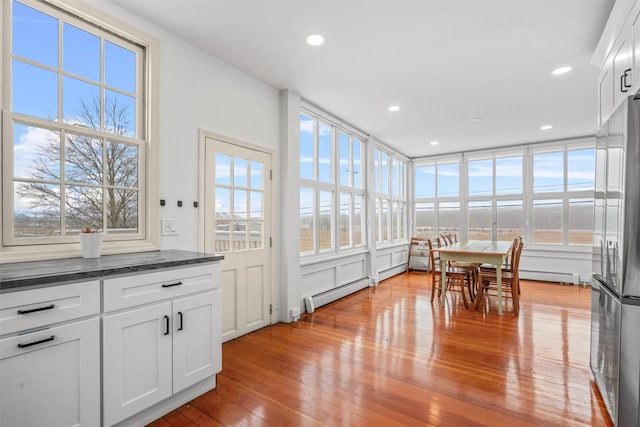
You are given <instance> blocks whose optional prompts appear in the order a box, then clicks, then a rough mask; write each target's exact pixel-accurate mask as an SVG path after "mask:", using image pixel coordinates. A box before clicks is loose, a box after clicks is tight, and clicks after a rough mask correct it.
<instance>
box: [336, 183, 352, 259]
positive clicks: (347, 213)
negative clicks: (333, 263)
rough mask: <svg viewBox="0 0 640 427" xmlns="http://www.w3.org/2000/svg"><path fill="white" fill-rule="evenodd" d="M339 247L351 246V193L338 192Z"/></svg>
mask: <svg viewBox="0 0 640 427" xmlns="http://www.w3.org/2000/svg"><path fill="white" fill-rule="evenodd" d="M339 227H340V230H339V232H340V247H341V248H345V247H349V246H351V195H350V194H348V193H340V225H339Z"/></svg>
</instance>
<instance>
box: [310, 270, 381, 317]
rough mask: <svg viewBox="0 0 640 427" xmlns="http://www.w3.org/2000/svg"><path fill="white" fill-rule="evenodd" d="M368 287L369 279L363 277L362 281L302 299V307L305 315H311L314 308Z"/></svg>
mask: <svg viewBox="0 0 640 427" xmlns="http://www.w3.org/2000/svg"><path fill="white" fill-rule="evenodd" d="M370 285H371V277H369V276H365V277H363V278H362V279H359V280H356V281H353V282H351V283H347V284H346V285H342V286H339V287H337V288H333V289H330V290H328V291H325V292H321V293H319V294H316V295H310V296H307V297H304V305H305V308H306V311H307V313H313V312H314V311H315V309H316V308H319V307H322V306H323V305H326V304H329V303H330V302H334V301H335V300H338V299H340V298H344V297H346V296H347V295H351V294H352V293H354V292H358V291H359V290H361V289H364V288H366V287H369V286H370Z"/></svg>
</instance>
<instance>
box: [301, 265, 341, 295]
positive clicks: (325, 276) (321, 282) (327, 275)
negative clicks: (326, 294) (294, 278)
mask: <svg viewBox="0 0 640 427" xmlns="http://www.w3.org/2000/svg"><path fill="white" fill-rule="evenodd" d="M336 283H337V281H336V268H335V267H328V268H325V269H323V270H318V271H314V272H310V273H307V274H303V275H302V294H303V295H313V294H316V293H319V292H323V291H326V290H328V289H332V288H334V287H335V286H336Z"/></svg>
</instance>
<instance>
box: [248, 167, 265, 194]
mask: <svg viewBox="0 0 640 427" xmlns="http://www.w3.org/2000/svg"><path fill="white" fill-rule="evenodd" d="M249 169H250V170H251V172H250V174H251V175H250V176H249V178H250V180H251V182H250V185H249V187H251V188H253V189H255V190H262V183H263V181H264V179H263V176H264V164H262V163H260V162H249Z"/></svg>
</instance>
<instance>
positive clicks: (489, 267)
mask: <svg viewBox="0 0 640 427" xmlns="http://www.w3.org/2000/svg"><path fill="white" fill-rule="evenodd" d="M519 244H522V236H518V237H516V238H515V239H514V240H513V243H512V244H511V250H510V251H509V256H508V257H507V259H506V261H505V263H504V264H502V271H503V272H504V271H511V262H512V260H513V257H514V256H515V252H516V249H517V248H518V245H519ZM481 272H484V273H485V275H486V274H490V275H491V274H493V275H495V274H496V266H495V265H493V264H481V265H480V266H479V271H478V273H481ZM519 293H520V284H519V283H518V294H519Z"/></svg>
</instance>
